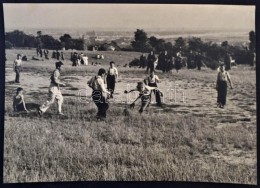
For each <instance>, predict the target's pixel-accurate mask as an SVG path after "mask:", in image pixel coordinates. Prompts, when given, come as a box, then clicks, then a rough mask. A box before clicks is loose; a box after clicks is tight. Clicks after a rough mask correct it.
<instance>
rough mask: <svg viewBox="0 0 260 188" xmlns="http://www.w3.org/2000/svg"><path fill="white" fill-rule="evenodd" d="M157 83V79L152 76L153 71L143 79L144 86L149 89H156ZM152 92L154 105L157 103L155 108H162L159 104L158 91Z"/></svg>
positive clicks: (155, 76)
mask: <svg viewBox="0 0 260 188" xmlns="http://www.w3.org/2000/svg"><path fill="white" fill-rule="evenodd" d="M158 82H159V78H158V76H157V75H155V74H154V71H151V74H150V75H149V76H148V77H147V78H146V79H144V83H145V85H148V86H150V87H156V88H157V87H158V85H157V83H158ZM153 91H154V95H155V99H156V103H157V106H162V103H161V96H160V95H161V93H160V92H159V91H158V90H156V89H155V90H153Z"/></svg>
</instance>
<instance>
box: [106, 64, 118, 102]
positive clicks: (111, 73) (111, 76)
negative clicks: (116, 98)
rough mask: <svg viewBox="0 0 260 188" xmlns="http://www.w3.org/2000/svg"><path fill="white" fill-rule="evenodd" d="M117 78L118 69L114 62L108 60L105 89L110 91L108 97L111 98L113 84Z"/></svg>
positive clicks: (113, 88)
mask: <svg viewBox="0 0 260 188" xmlns="http://www.w3.org/2000/svg"><path fill="white" fill-rule="evenodd" d="M117 78H118V71H117V68H116V67H115V62H114V61H111V62H110V67H109V69H108V75H107V89H108V91H110V92H111V95H110V97H111V98H113V93H114V90H115V84H116V81H117Z"/></svg>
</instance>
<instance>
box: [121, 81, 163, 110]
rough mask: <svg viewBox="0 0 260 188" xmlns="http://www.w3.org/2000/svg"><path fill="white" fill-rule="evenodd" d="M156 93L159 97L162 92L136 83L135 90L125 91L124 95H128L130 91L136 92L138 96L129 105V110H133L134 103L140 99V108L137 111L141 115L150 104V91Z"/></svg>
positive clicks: (141, 83)
mask: <svg viewBox="0 0 260 188" xmlns="http://www.w3.org/2000/svg"><path fill="white" fill-rule="evenodd" d="M155 90H156V91H158V92H159V93H160V95H161V96H162V92H161V91H160V90H159V89H158V88H157V87H150V86H147V85H144V83H143V82H138V83H137V86H136V88H135V89H132V90H130V91H125V93H130V92H132V91H138V92H139V96H138V97H137V98H136V99H135V100H134V102H133V103H132V104H131V105H130V108H134V106H135V102H136V101H137V100H138V99H141V108H140V110H139V113H140V114H141V113H143V111H144V110H145V109H146V108H147V107H148V106H149V104H150V102H151V93H152V91H155Z"/></svg>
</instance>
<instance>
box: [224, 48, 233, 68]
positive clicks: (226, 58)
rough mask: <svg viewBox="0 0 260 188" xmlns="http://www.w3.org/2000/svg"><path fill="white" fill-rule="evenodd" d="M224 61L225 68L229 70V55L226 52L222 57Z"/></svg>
mask: <svg viewBox="0 0 260 188" xmlns="http://www.w3.org/2000/svg"><path fill="white" fill-rule="evenodd" d="M224 63H225V70H227V71H228V70H231V56H230V54H229V53H228V52H227V53H226V54H225V57H224Z"/></svg>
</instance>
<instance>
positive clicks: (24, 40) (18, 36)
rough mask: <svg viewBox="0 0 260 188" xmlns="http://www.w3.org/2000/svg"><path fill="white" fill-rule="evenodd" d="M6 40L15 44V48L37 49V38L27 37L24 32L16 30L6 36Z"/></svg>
mask: <svg viewBox="0 0 260 188" xmlns="http://www.w3.org/2000/svg"><path fill="white" fill-rule="evenodd" d="M5 40H6V41H9V42H10V43H12V44H13V47H35V40H36V39H35V37H34V36H32V35H26V34H25V33H24V32H23V31H19V30H14V31H12V32H7V33H6V34H5Z"/></svg>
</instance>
